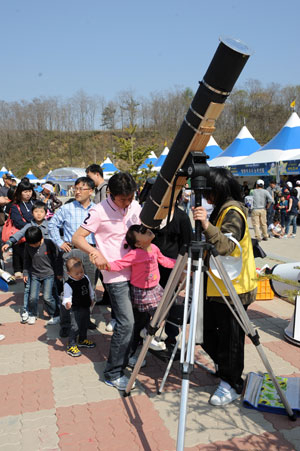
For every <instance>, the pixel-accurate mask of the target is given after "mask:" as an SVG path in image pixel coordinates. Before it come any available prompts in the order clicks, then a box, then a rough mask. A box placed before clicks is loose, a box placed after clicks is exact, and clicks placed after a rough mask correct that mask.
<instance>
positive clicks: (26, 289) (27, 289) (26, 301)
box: [23, 274, 31, 312]
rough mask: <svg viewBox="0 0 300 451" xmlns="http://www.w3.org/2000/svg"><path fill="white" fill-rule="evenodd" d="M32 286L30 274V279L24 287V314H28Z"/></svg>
mask: <svg viewBox="0 0 300 451" xmlns="http://www.w3.org/2000/svg"><path fill="white" fill-rule="evenodd" d="M30 284H31V275H30V274H28V279H27V282H26V283H25V286H24V298H23V312H28V304H29V295H30Z"/></svg>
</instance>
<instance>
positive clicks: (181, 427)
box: [124, 241, 296, 451]
mask: <svg viewBox="0 0 300 451" xmlns="http://www.w3.org/2000/svg"><path fill="white" fill-rule="evenodd" d="M205 251H208V252H209V253H211V257H212V259H213V260H214V263H215V266H216V268H217V270H218V272H219V274H220V276H221V278H222V281H223V283H224V285H225V287H226V289H227V291H228V293H229V295H230V298H231V301H232V303H233V305H234V307H235V310H234V309H233V307H232V306H231V304H230V303H229V302H228V300H227V299H226V298H225V296H224V295H223V294H222V293H220V295H221V296H222V298H223V300H224V301H225V302H226V304H227V306H228V308H229V309H230V310H231V312H232V314H233V315H234V316H235V318H236V320H237V321H238V323H239V325H240V326H241V327H242V329H243V330H244V332H245V334H246V335H247V336H248V337H249V338H250V339H251V341H252V343H253V344H254V345H255V347H256V349H257V352H258V354H259V356H260V358H261V360H262V362H263V364H264V366H265V368H266V370H267V372H268V373H269V375H270V377H271V379H272V382H273V384H274V386H275V388H276V391H277V393H278V395H279V397H280V399H281V402H282V403H283V405H284V407H285V409H286V412H287V414H288V416H289V418H290V419H291V420H295V419H296V416H295V414H294V412H293V410H292V409H291V407H290V405H289V403H288V401H287V399H286V396H285V394H284V392H283V391H282V389H281V387H280V385H279V383H278V381H277V379H276V377H275V375H274V372H273V369H272V367H271V365H270V363H269V361H268V359H267V357H266V355H265V352H264V349H263V348H262V345H261V344H260V341H259V335H258V333H257V331H255V330H254V328H253V326H252V324H251V322H250V320H249V317H248V315H247V313H246V311H245V309H244V307H243V305H242V303H241V301H240V299H239V297H238V295H237V293H236V291H235V289H234V286H233V284H232V282H231V280H230V278H229V276H228V274H227V272H226V271H225V269H224V267H223V264H222V261H221V259H220V257H219V256H218V255H217V252H216V250H215V248H214V247H213V246H212V245H210V244H208V243H204V242H197V241H192V242H191V243H190V246H189V249H188V252H185V253H184V255H180V256H179V257H178V259H177V262H176V264H175V267H174V269H173V271H172V273H171V275H170V278H169V281H168V283H167V286H166V288H165V291H164V295H163V298H162V300H161V302H160V304H159V306H158V308H157V310H156V312H155V314H154V316H153V319H152V320H151V322H150V326H149V331H148V336H147V337H146V339H145V342H144V345H143V347H142V349H141V352H140V354H139V357H138V360H137V363H136V365H135V367H134V369H133V372H132V374H131V377H130V379H129V382H128V385H127V387H126V390H125V393H124V396H127V395H129V394H130V391H131V388H132V386H133V383H134V381H135V379H136V377H137V374H138V373H139V371H140V368H141V365H142V362H143V360H144V358H145V356H146V354H147V351H148V348H149V346H150V343H151V340H152V338H153V336H154V335H155V333H156V332H157V330H158V329H159V328H160V327H161V324H162V323H163V321H164V320H165V318H166V317H167V315H168V312H169V310H170V308H171V306H172V304H173V302H174V301H175V299H176V297H177V294H178V293H179V291H180V290H181V288H182V284H183V283H184V282H182V284H181V285H180V286H179V288H178V289H177V291H176V292H175V294H174V295H173V296H172V294H173V293H174V291H175V288H176V286H177V285H178V283H179V280H180V278H181V276H182V272H183V269H184V268H185V266H186V263H187V274H186V293H185V301H184V317H183V326H182V345H181V354H180V366H181V372H182V385H181V400H180V413H179V421H178V433H177V451H182V450H183V449H184V437H185V425H186V416H187V400H188V391H189V379H190V374H191V372H192V370H193V367H194V355H195V343H196V342H197V343H201V342H203V302H204V289H203V288H204V271H205V267H204V261H203V253H204V252H205ZM192 271H193V272H194V275H193V294H192V302H191V305H190V327H189V331H188V330H187V321H188V310H189V291H190V280H191V275H192ZM208 274H209V273H208ZM209 276H210V274H209ZM212 280H213V279H212ZM216 287H217V285H216Z"/></svg>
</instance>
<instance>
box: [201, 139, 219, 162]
mask: <svg viewBox="0 0 300 451" xmlns="http://www.w3.org/2000/svg"><path fill="white" fill-rule="evenodd" d="M204 152H205V153H206V155H208V156H209V158H208V161H211V160H213V159H214V158H216V157H218V156H219V155H220V154H221V153H222V152H223V150H222V149H221V147H220V146H219V145H218V144H217V142H216V140H215V138H214V137H213V136H211V137H210V138H209V141H208V143H207V144H206V147H205V149H204Z"/></svg>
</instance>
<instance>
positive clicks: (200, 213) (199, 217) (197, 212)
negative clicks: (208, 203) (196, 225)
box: [192, 207, 208, 230]
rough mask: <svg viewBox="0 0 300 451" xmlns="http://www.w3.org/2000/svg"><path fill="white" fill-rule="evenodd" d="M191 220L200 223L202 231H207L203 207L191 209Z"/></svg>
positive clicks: (206, 220)
mask: <svg viewBox="0 0 300 451" xmlns="http://www.w3.org/2000/svg"><path fill="white" fill-rule="evenodd" d="M192 210H193V218H194V220H195V221H201V225H202V228H203V230H207V227H208V219H207V211H206V209H205V208H204V207H193V208H192Z"/></svg>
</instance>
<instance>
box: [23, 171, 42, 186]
mask: <svg viewBox="0 0 300 451" xmlns="http://www.w3.org/2000/svg"><path fill="white" fill-rule="evenodd" d="M24 177H27V178H28V179H29V181H30V182H31V183H38V182H39V183H40V179H38V178H37V177H36V176H35V175H34V174H33V172H32V170H31V169H29V171H28V172H27V174H26V175H24Z"/></svg>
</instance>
